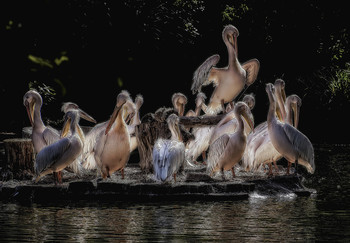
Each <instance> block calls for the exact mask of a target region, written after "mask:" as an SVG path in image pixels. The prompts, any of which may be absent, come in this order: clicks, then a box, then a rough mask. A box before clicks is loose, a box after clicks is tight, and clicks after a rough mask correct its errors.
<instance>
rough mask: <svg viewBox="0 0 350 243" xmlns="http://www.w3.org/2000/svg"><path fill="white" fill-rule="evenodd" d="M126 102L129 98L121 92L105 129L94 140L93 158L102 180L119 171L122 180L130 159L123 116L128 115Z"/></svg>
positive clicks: (127, 135)
mask: <svg viewBox="0 0 350 243" xmlns="http://www.w3.org/2000/svg"><path fill="white" fill-rule="evenodd" d="M128 101H130V97H129V96H128V95H126V94H125V93H123V92H121V93H120V94H119V95H118V96H117V102H116V105H115V108H114V111H113V113H112V115H111V118H110V120H109V121H108V123H107V126H106V129H104V130H102V133H101V132H100V133H99V135H98V136H97V138H96V143H95V146H94V149H93V152H94V158H95V160H96V164H97V166H98V167H99V168H100V170H101V174H102V178H103V179H105V178H106V177H110V175H111V173H113V172H115V171H119V170H120V171H121V173H122V179H124V168H125V166H126V164H127V162H128V161H129V157H130V134H129V132H128V128H127V124H126V123H125V118H126V117H125V116H126V115H127V114H128V107H127V106H126V105H125V104H126V103H127V102H128ZM131 103H132V102H131ZM134 111H135V110H134ZM134 111H133V112H132V114H134Z"/></svg>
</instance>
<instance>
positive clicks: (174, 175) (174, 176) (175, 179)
mask: <svg viewBox="0 0 350 243" xmlns="http://www.w3.org/2000/svg"><path fill="white" fill-rule="evenodd" d="M173 176H174V182H176V173H174V175H173Z"/></svg>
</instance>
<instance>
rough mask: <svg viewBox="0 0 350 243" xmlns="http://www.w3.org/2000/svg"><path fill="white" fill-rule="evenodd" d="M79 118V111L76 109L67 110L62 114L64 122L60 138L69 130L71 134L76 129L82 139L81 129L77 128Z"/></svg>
mask: <svg viewBox="0 0 350 243" xmlns="http://www.w3.org/2000/svg"><path fill="white" fill-rule="evenodd" d="M79 120H80V112H79V111H78V110H73V109H71V110H68V111H67V112H66V113H65V115H64V123H63V128H62V131H61V138H64V137H66V136H67V134H68V132H69V131H71V133H72V134H74V132H75V131H77V132H78V135H79V137H80V139H81V140H82V141H84V135H83V134H82V131H81V129H79V128H78V124H79Z"/></svg>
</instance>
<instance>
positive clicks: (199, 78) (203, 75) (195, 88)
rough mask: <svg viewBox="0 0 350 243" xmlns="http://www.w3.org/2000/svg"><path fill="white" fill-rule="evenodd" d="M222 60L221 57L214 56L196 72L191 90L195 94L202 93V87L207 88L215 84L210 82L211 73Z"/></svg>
mask: <svg viewBox="0 0 350 243" xmlns="http://www.w3.org/2000/svg"><path fill="white" fill-rule="evenodd" d="M219 60H220V56H219V55H213V56H211V57H209V58H208V59H207V60H205V61H204V62H203V63H202V64H201V65H200V66H199V67H198V68H197V70H196V71H195V72H194V74H193V81H192V86H191V90H192V92H193V94H195V93H196V92H200V91H201V88H202V86H206V85H208V84H210V83H211V82H213V80H209V79H208V78H209V73H210V71H211V69H212V67H213V66H215V65H216V64H217V63H218V62H219Z"/></svg>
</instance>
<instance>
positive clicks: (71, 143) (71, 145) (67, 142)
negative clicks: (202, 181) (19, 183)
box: [35, 109, 84, 183]
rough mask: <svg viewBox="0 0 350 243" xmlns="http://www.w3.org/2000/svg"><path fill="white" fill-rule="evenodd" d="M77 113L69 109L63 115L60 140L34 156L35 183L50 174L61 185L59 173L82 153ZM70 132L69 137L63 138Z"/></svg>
mask: <svg viewBox="0 0 350 243" xmlns="http://www.w3.org/2000/svg"><path fill="white" fill-rule="evenodd" d="M79 118H80V117H79V112H78V111H77V110H74V109H71V110H69V111H67V113H66V114H65V122H64V126H63V129H62V133H61V138H60V139H59V140H58V141H56V142H54V143H52V144H50V145H48V146H46V147H44V148H43V149H42V150H41V151H40V152H39V153H38V154H37V156H36V161H35V173H36V175H37V177H36V179H35V182H38V181H39V179H40V178H41V177H43V176H44V175H47V174H50V173H57V174H54V175H56V176H55V183H57V182H58V183H62V177H61V175H60V173H58V172H60V171H62V170H63V169H64V168H66V167H67V166H69V165H70V164H71V163H73V162H74V161H75V160H76V159H77V158H78V157H79V156H80V154H81V152H82V151H83V144H84V135H83V134H82V131H81V129H80V127H79V124H78V123H79ZM69 131H70V135H69V136H68V137H65V136H66V135H67V134H68V132H69Z"/></svg>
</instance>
